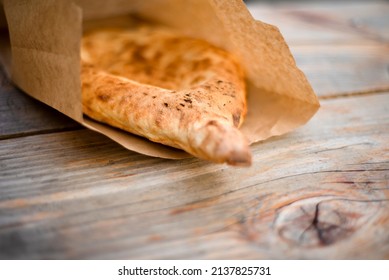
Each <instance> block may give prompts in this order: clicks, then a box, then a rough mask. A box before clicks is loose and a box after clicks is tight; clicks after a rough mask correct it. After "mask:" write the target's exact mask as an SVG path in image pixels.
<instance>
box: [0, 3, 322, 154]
mask: <svg viewBox="0 0 389 280" xmlns="http://www.w3.org/2000/svg"><path fill="white" fill-rule="evenodd" d="M2 9H4V12H5V16H6V22H7V24H8V31H9V39H10V48H11V54H12V59H11V73H12V80H13V81H14V83H15V84H16V85H17V86H18V87H20V88H21V89H22V90H24V91H25V92H26V93H28V94H30V95H31V96H33V97H34V98H36V99H38V100H40V101H42V102H44V103H46V104H48V105H49V106H51V107H53V108H55V109H57V110H59V111H60V112H62V113H64V114H65V115H67V116H69V117H71V118H72V119H74V120H76V121H77V122H79V123H81V124H82V125H84V126H86V127H88V128H90V129H93V130H95V131H98V132H100V133H102V134H104V135H106V136H108V137H109V138H111V139H113V140H114V141H116V142H118V143H119V144H121V145H123V146H124V147H126V148H128V149H130V150H133V151H136V152H139V153H143V154H146V155H150V156H157V157H163V158H175V159H177V158H184V157H187V156H188V154H186V153H185V152H183V151H180V150H177V149H174V148H170V147H167V146H164V145H161V144H157V143H152V142H150V141H148V140H146V139H144V138H141V137H138V136H135V135H132V134H130V133H127V132H124V131H121V130H118V129H115V128H112V127H110V126H107V125H104V124H100V123H97V122H94V121H91V120H90V119H87V118H84V117H83V114H82V106H81V86H80V84H81V82H80V40H81V36H82V31H83V26H87V25H88V23H89V22H91V21H94V22H96V20H102V19H107V18H113V17H118V16H125V15H136V16H138V17H142V18H145V19H148V20H152V21H154V22H158V23H160V24H163V25H167V26H170V27H173V28H175V29H177V30H179V31H180V32H181V33H184V34H186V35H189V36H192V37H196V38H202V39H205V40H207V41H209V42H211V43H213V44H215V45H217V46H219V47H222V48H224V49H226V50H228V51H230V52H233V53H234V54H235V55H236V56H237V57H238V58H239V59H240V61H241V63H242V65H243V67H244V69H245V72H246V75H247V84H248V114H247V117H246V120H245V122H244V124H243V126H242V127H241V130H242V132H243V133H244V134H245V135H246V136H247V138H248V139H249V141H250V143H254V142H257V141H260V140H264V139H267V138H269V137H271V136H275V135H280V134H284V133H287V132H289V131H291V130H293V129H295V128H297V127H298V126H301V125H303V124H305V123H306V122H307V121H308V120H309V119H310V118H311V117H312V116H313V115H314V114H315V112H316V111H317V110H318V108H319V102H318V99H317V97H316V96H315V94H314V92H313V90H312V88H311V86H310V85H309V83H308V81H307V79H306V77H305V76H304V74H303V73H302V72H301V71H300V70H299V69H298V68H297V67H296V64H295V61H294V59H293V57H292V55H291V53H290V51H289V48H288V46H287V44H286V43H285V41H284V39H283V37H282V35H281V34H280V32H279V31H278V29H277V28H276V27H274V26H271V25H268V24H265V23H263V22H260V21H255V20H254V19H253V18H252V16H251V14H250V13H249V11H248V10H247V8H246V6H245V5H244V3H243V2H242V1H240V0H228V1H227V0H225V1H223V0H185V1H182V0H147V1H145V0H110V1H108V0H74V1H70V0H39V1H25V0H3V8H2ZM4 23H5V21H4V19H1V12H0V25H1V24H3V25H4ZM1 44H2V48H1V49H3V53H4V52H5V53H7V51H4V50H6V49H7V47H6V45H7V44H6V42H5V40H3V39H2V43H1ZM8 54H9V52H8ZM5 56H6V57H5V60H6V61H7V58H8V59H9V57H7V55H5Z"/></svg>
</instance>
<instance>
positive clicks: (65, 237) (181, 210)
mask: <svg viewBox="0 0 389 280" xmlns="http://www.w3.org/2000/svg"><path fill="white" fill-rule="evenodd" d="M388 101H389V93H387V94H381V95H371V96H363V97H350V98H343V99H333V100H326V101H323V104H322V105H323V107H322V108H321V110H320V112H319V113H318V115H317V116H316V117H315V118H314V119H313V120H312V121H311V122H310V123H309V124H308V125H307V126H305V127H303V128H301V129H299V130H297V131H295V132H294V133H290V134H289V135H285V136H283V137H278V138H275V139H272V140H269V141H266V142H264V143H259V144H256V145H254V146H253V153H254V164H253V167H251V168H249V169H245V168H242V169H239V168H231V167H228V166H224V165H214V164H209V163H206V162H203V161H200V160H197V159H186V160H181V161H169V160H163V159H156V158H150V157H146V156H142V155H139V154H135V153H133V152H129V151H127V150H124V149H123V148H121V147H120V146H118V145H116V144H114V143H113V142H111V141H109V140H108V139H106V138H105V137H103V136H100V135H98V134H95V133H93V132H91V131H87V130H79V131H72V132H62V133H54V134H46V135H35V136H30V137H22V138H17V139H9V140H2V141H1V143H2V145H1V146H0V166H1V168H0V170H1V171H0V178H2V179H1V182H0V257H1V258H15V259H17V258H153V259H160V258H168V259H170V258H178V259H181V258H388V257H389V242H388V241H389V215H388V213H389V145H388V143H389V141H388V140H389V131H388V129H387V127H388V125H389V107H388V106H389V102H388Z"/></svg>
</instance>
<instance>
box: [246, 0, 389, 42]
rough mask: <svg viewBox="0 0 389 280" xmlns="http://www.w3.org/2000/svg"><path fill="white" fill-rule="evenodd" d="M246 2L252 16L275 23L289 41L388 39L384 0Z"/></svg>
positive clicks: (387, 6) (386, 13) (388, 11)
mask: <svg viewBox="0 0 389 280" xmlns="http://www.w3.org/2000/svg"><path fill="white" fill-rule="evenodd" d="M248 6H249V8H250V11H251V13H252V15H253V17H254V18H256V19H258V20H262V21H264V22H267V23H270V24H274V25H276V26H277V27H278V28H279V29H280V30H281V32H282V33H283V34H284V37H285V39H286V40H287V42H288V43H289V44H291V45H304V44H309V45H322V44H325V45H338V44H361V43H363V44H368V43H377V42H378V43H388V42H389V33H388V26H389V17H388V14H389V5H388V2H387V1H385V0H381V1H380V0H373V1H366V0H360V1H353V0H343V1H342V0H340V1H308V0H306V1H267V2H262V1H260V2H255V1H251V2H249V3H248Z"/></svg>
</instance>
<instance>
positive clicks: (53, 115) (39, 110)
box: [0, 65, 80, 139]
mask: <svg viewBox="0 0 389 280" xmlns="http://www.w3.org/2000/svg"><path fill="white" fill-rule="evenodd" d="M0 119H1V122H0V139H5V138H13V137H18V136H23V135H32V134H37V133H47V132H53V131H61V130H68V129H78V128H80V125H78V124H77V123H76V122H74V121H72V120H71V119H70V118H68V117H66V116H65V115H63V114H61V113H59V112H58V111H56V110H54V109H52V108H50V107H49V106H47V105H45V104H43V103H41V102H39V101H37V100H35V99H33V98H31V97H29V96H27V95H26V94H25V93H23V92H22V91H21V90H19V89H17V88H16V87H15V86H13V85H12V84H11V83H10V82H9V81H8V80H7V79H6V78H5V74H4V72H3V71H2V69H1V65H0Z"/></svg>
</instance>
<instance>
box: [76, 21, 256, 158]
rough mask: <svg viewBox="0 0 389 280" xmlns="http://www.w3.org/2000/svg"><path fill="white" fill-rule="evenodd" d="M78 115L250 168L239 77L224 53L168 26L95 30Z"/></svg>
mask: <svg viewBox="0 0 389 280" xmlns="http://www.w3.org/2000/svg"><path fill="white" fill-rule="evenodd" d="M81 63H82V65H81V69H82V70H81V80H82V102H83V112H84V113H85V114H86V115H87V116H89V117H90V118H92V119H95V120H97V121H100V122H103V123H107V124H109V125H112V126H115V127H117V128H120V129H123V130H126V131H128V132H131V133H134V134H137V135H140V136H143V137H146V138H148V139H149V140H151V141H154V142H158V143H162V144H165V145H169V146H172V147H175V148H179V149H183V150H185V151H186V152H188V153H190V154H192V155H194V156H196V157H199V158H202V159H206V160H210V161H213V162H217V163H224V162H226V163H228V164H231V165H250V164H251V153H250V150H249V146H248V142H247V140H246V139H245V137H244V136H243V135H242V133H241V132H240V131H239V129H238V128H239V126H240V125H241V123H242V122H243V119H244V116H245V115H246V110H247V109H246V108H247V106H246V89H245V81H244V74H243V71H242V69H241V68H240V66H239V64H238V63H237V60H236V59H235V58H234V57H233V56H232V55H231V54H230V53H228V52H226V51H224V50H222V49H219V48H217V47H215V46H212V45H210V44H209V43H207V42H205V41H202V40H198V39H193V38H188V37H183V36H180V35H177V34H175V33H173V32H171V31H169V30H166V29H162V28H161V29H159V28H154V27H153V28H149V27H141V28H138V29H119V28H117V29H112V28H109V29H108V28H107V29H99V30H95V31H92V32H89V33H87V34H85V35H84V37H83V40H82V46H81Z"/></svg>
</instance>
